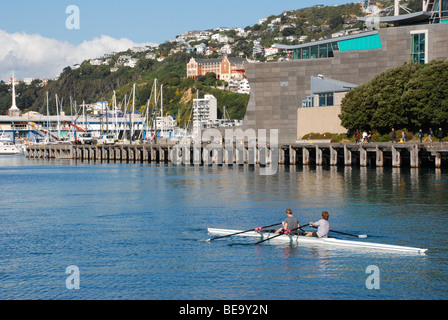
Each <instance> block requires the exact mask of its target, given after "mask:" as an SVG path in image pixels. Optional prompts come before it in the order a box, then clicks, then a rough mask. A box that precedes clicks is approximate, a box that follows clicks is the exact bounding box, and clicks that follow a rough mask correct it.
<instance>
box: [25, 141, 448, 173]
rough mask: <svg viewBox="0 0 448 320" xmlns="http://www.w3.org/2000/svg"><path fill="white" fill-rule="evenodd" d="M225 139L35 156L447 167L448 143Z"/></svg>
mask: <svg viewBox="0 0 448 320" xmlns="http://www.w3.org/2000/svg"><path fill="white" fill-rule="evenodd" d="M231 149H232V150H229V148H228V147H227V148H226V147H224V146H223V145H221V144H216V145H214V144H202V145H200V146H198V145H181V144H145V145H63V144H59V145H57V144H56V145H32V146H28V147H27V152H26V156H27V157H28V158H30V159H73V160H85V161H93V162H136V163H138V162H155V163H173V164H178V165H179V164H192V165H213V164H215V165H233V164H252V165H269V164H272V163H278V164H280V165H317V166H322V165H330V166H351V165H356V166H361V167H367V166H370V167H411V168H419V167H435V168H441V167H447V166H448V144H447V143H438V142H433V143H421V144H420V143H412V142H411V143H394V144H392V143H368V144H356V143H313V142H303V143H296V144H291V145H282V146H279V147H274V146H269V145H256V146H249V145H248V144H245V145H235V144H234V145H233V148H231Z"/></svg>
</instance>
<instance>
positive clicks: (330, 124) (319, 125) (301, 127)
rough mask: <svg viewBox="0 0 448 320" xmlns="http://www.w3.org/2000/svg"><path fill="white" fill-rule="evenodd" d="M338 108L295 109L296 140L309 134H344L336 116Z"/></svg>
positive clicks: (343, 129)
mask: <svg viewBox="0 0 448 320" xmlns="http://www.w3.org/2000/svg"><path fill="white" fill-rule="evenodd" d="M340 113H341V107H340V106H331V107H314V108H298V109H297V119H298V124H297V140H301V139H302V138H303V137H304V136H305V135H306V134H309V133H326V132H329V133H346V132H347V129H345V128H344V127H342V126H341V121H340V120H339V117H338V115H339V114H340Z"/></svg>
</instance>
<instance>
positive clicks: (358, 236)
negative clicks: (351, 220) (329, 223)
mask: <svg viewBox="0 0 448 320" xmlns="http://www.w3.org/2000/svg"><path fill="white" fill-rule="evenodd" d="M330 232H334V233H339V234H344V235H346V236H351V237H355V238H367V235H366V234H360V235H356V234H350V233H345V232H340V231H335V230H330Z"/></svg>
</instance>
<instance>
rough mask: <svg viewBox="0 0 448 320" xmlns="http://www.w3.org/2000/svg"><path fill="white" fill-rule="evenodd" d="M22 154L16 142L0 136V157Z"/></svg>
mask: <svg viewBox="0 0 448 320" xmlns="http://www.w3.org/2000/svg"><path fill="white" fill-rule="evenodd" d="M15 154H21V152H20V150H19V148H17V146H16V145H15V144H14V142H13V141H12V140H11V139H10V138H8V137H7V136H5V135H3V134H2V135H1V136H0V155H15Z"/></svg>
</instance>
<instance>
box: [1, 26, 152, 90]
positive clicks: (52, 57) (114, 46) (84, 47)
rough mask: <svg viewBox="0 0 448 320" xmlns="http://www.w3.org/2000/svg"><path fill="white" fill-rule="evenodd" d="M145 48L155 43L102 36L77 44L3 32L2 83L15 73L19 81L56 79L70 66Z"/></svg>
mask: <svg viewBox="0 0 448 320" xmlns="http://www.w3.org/2000/svg"><path fill="white" fill-rule="evenodd" d="M144 45H154V43H135V42H133V41H131V40H129V39H125V38H123V39H115V38H112V37H109V36H101V37H99V38H95V39H93V40H89V41H84V42H83V43H81V44H79V45H74V44H72V43H69V42H66V41H59V40H55V39H50V38H45V37H42V36H41V35H39V34H28V33H7V32H6V31H3V30H0V80H4V81H5V80H6V79H9V78H10V77H11V73H12V71H15V73H16V74H17V75H18V78H54V77H55V76H57V75H59V74H60V73H61V72H62V70H63V69H64V68H65V67H67V66H73V65H74V64H76V63H81V62H83V61H85V60H88V59H92V58H98V57H101V56H103V55H104V54H106V53H111V52H120V51H126V50H127V49H129V48H132V47H139V46H144Z"/></svg>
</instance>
